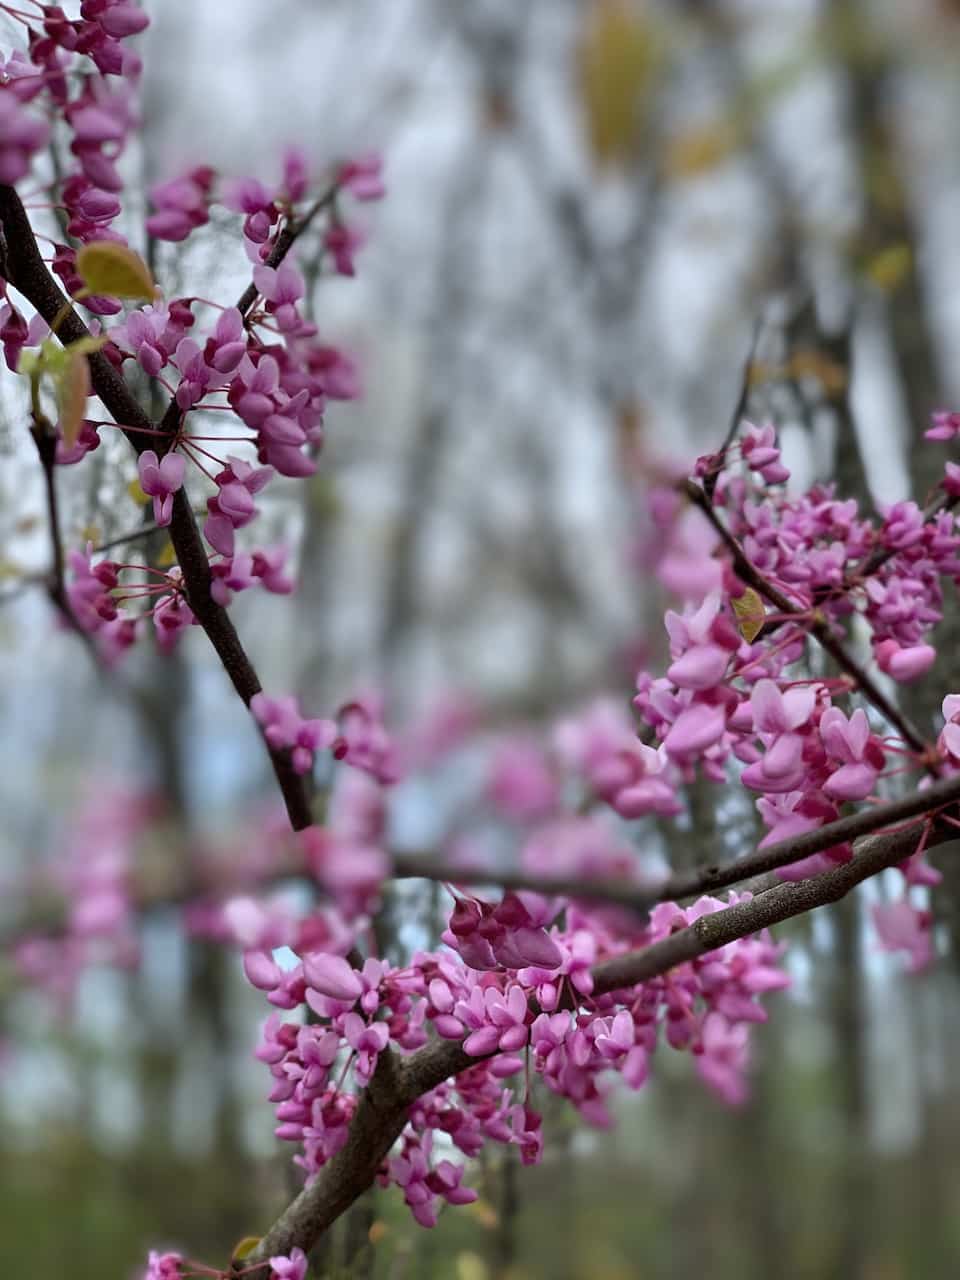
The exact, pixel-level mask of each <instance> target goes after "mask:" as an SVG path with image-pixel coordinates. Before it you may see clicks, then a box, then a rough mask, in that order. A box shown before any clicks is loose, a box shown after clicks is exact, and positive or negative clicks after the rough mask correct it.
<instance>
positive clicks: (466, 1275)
mask: <svg viewBox="0 0 960 1280" xmlns="http://www.w3.org/2000/svg"><path fill="white" fill-rule="evenodd" d="M489 1275H490V1272H489V1270H488V1269H487V1264H486V1263H485V1262H484V1260H483V1259H482V1258H481V1257H480V1255H479V1254H478V1253H470V1252H469V1251H466V1250H465V1251H464V1252H463V1253H458V1254H457V1280H488V1277H489Z"/></svg>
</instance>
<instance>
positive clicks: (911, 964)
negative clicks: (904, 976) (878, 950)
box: [871, 897, 933, 973]
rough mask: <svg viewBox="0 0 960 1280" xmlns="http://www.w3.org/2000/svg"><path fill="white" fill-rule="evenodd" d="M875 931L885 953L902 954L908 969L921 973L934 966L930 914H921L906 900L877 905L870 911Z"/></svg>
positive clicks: (921, 912) (931, 918)
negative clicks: (898, 952) (906, 957)
mask: <svg viewBox="0 0 960 1280" xmlns="http://www.w3.org/2000/svg"><path fill="white" fill-rule="evenodd" d="M871 912H872V915H873V923H874V927H875V928H876V931H877V936H878V938H879V939H880V944H881V946H882V947H883V949H884V950H885V951H905V952H906V953H907V955H908V957H909V959H908V969H909V971H910V972H911V973H920V972H921V971H922V970H924V969H927V968H929V966H930V965H931V964H932V963H933V943H932V938H931V932H930V929H931V924H932V920H933V917H932V916H931V914H930V912H929V911H920V910H918V908H916V907H915V906H914V905H913V903H912V902H911V901H910V900H909V898H906V897H904V898H901V899H900V900H899V901H897V902H878V903H874V905H873V907H872V908H871Z"/></svg>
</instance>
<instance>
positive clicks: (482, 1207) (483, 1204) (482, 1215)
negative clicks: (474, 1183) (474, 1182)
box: [469, 1196, 500, 1231]
mask: <svg viewBox="0 0 960 1280" xmlns="http://www.w3.org/2000/svg"><path fill="white" fill-rule="evenodd" d="M469 1212H470V1214H472V1216H473V1217H474V1218H476V1220H477V1221H478V1222H479V1223H480V1225H481V1226H482V1227H486V1228H487V1230H488V1231H492V1230H493V1228H494V1227H496V1226H497V1225H498V1224H499V1222H500V1218H499V1215H498V1214H497V1211H496V1209H494V1207H493V1205H492V1204H491V1203H490V1201H489V1200H484V1199H483V1197H482V1196H481V1197H480V1198H479V1199H478V1200H474V1202H473V1204H472V1205H470V1207H469Z"/></svg>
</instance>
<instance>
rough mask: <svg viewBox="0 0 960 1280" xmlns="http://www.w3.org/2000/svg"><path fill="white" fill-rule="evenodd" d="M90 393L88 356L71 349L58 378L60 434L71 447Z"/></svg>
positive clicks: (75, 438) (78, 430)
mask: <svg viewBox="0 0 960 1280" xmlns="http://www.w3.org/2000/svg"><path fill="white" fill-rule="evenodd" d="M89 395H90V366H89V365H88V364H87V357H86V356H85V355H82V354H80V353H78V352H75V351H71V352H70V355H69V358H68V360H67V363H66V366H65V367H64V369H63V372H62V373H61V374H60V376H59V378H58V379H57V407H58V409H59V411H60V434H61V436H62V437H63V443H64V444H65V445H66V447H67V448H68V449H69V448H71V447H72V446H73V445H74V444H76V441H77V436H78V435H79V434H80V427H81V425H82V423H83V415H84V414H85V413H86V411H87V397H88V396H89Z"/></svg>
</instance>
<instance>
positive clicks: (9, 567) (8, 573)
mask: <svg viewBox="0 0 960 1280" xmlns="http://www.w3.org/2000/svg"><path fill="white" fill-rule="evenodd" d="M22 573H23V569H21V567H20V566H19V565H18V564H17V563H16V561H14V560H5V559H3V558H2V557H0V582H5V581H7V580H9V579H10V578H19V577H20V576H21V574H22Z"/></svg>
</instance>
